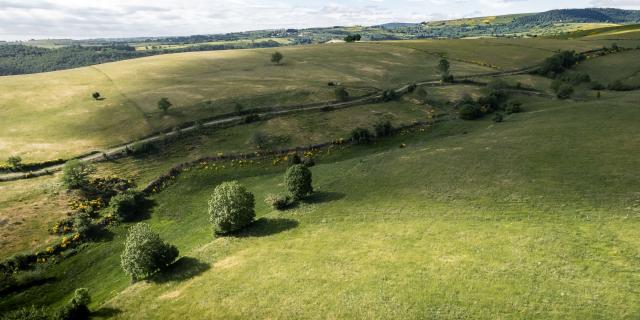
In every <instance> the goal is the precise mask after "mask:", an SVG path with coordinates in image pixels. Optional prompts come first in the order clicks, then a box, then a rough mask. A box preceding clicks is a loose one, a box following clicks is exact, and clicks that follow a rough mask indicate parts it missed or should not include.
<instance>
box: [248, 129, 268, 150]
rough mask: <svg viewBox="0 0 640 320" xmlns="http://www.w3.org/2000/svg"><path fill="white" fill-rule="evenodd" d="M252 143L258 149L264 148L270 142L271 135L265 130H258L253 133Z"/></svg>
mask: <svg viewBox="0 0 640 320" xmlns="http://www.w3.org/2000/svg"><path fill="white" fill-rule="evenodd" d="M251 144H252V145H254V146H255V147H256V148H258V149H262V148H264V147H266V146H267V144H269V136H268V135H267V134H265V133H263V132H260V131H256V132H254V133H253V135H251Z"/></svg>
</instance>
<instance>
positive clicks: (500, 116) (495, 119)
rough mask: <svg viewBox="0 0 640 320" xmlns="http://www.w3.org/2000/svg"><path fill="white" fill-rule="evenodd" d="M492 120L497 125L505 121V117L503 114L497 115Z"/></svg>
mask: <svg viewBox="0 0 640 320" xmlns="http://www.w3.org/2000/svg"><path fill="white" fill-rule="evenodd" d="M492 120H493V122H495V123H500V122H502V121H504V117H503V116H502V114H500V113H496V115H494V116H493V119H492Z"/></svg>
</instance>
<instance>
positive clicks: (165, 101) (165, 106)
mask: <svg viewBox="0 0 640 320" xmlns="http://www.w3.org/2000/svg"><path fill="white" fill-rule="evenodd" d="M171 106H173V104H172V103H171V101H169V98H162V99H160V100H159V101H158V109H160V110H162V112H163V113H164V114H167V112H168V111H169V108H171Z"/></svg>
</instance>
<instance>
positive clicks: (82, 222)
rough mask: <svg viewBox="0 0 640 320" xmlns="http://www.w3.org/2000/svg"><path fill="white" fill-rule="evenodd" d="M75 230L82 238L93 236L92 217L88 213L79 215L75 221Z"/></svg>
mask: <svg viewBox="0 0 640 320" xmlns="http://www.w3.org/2000/svg"><path fill="white" fill-rule="evenodd" d="M73 228H74V229H75V230H76V232H77V233H78V234H80V236H81V237H87V236H88V235H89V234H91V231H92V229H93V224H92V223H91V217H89V214H87V213H79V214H77V215H76V217H75V218H74V219H73Z"/></svg>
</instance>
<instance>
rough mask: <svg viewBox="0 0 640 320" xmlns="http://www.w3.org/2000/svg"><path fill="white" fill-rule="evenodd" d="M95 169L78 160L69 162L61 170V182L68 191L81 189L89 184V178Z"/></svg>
mask: <svg viewBox="0 0 640 320" xmlns="http://www.w3.org/2000/svg"><path fill="white" fill-rule="evenodd" d="M95 171H96V170H95V168H94V167H93V166H92V165H90V164H88V163H86V162H83V161H80V160H70V161H67V163H65V164H64V167H63V168H62V182H63V183H64V185H66V186H67V187H68V188H69V189H78V188H83V187H85V186H87V185H88V184H89V176H90V175H91V174H93V173H94V172H95Z"/></svg>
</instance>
